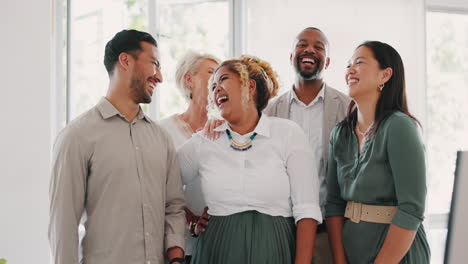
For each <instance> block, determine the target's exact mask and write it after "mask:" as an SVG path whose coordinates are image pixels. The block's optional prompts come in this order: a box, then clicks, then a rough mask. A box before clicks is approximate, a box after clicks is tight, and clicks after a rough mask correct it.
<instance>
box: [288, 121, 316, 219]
mask: <svg viewBox="0 0 468 264" xmlns="http://www.w3.org/2000/svg"><path fill="white" fill-rule="evenodd" d="M287 138H288V140H287V155H286V157H287V158H286V169H287V173H288V175H289V180H290V186H291V200H292V212H293V216H294V220H295V222H296V223H297V222H298V221H299V220H301V219H303V218H313V219H315V220H316V221H317V222H318V223H321V222H322V213H321V210H320V205H319V179H318V169H317V165H316V164H315V162H314V161H315V160H316V159H315V158H314V154H313V152H312V151H311V149H310V145H309V143H308V142H307V138H306V136H305V134H304V132H303V131H302V130H301V128H300V127H299V126H297V125H296V124H294V126H292V127H291V129H290V130H289V135H288V137H287Z"/></svg>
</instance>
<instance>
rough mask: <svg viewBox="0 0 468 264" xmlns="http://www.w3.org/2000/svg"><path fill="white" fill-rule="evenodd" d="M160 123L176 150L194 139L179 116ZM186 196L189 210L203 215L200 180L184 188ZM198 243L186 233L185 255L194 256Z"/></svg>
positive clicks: (176, 115)
mask: <svg viewBox="0 0 468 264" xmlns="http://www.w3.org/2000/svg"><path fill="white" fill-rule="evenodd" d="M160 123H161V126H162V127H164V128H165V129H166V130H167V132H169V134H170V135H171V137H172V141H173V142H174V145H175V147H176V149H178V148H179V147H180V146H182V145H183V144H184V143H185V142H186V141H187V140H188V139H190V138H191V137H192V134H193V130H192V128H191V127H190V125H189V124H187V123H186V122H185V121H184V120H183V119H182V118H181V117H180V115H178V114H175V115H172V116H170V117H168V118H165V119H163V120H161V122H160ZM184 196H185V203H186V206H187V208H188V209H190V211H192V212H193V213H194V214H196V215H202V214H203V210H204V209H205V207H206V203H205V199H204V198H203V193H202V190H201V182H200V179H196V180H193V181H192V182H191V183H190V184H186V185H185V186H184ZM196 241H197V238H196V237H192V236H191V235H190V234H189V232H186V235H185V255H192V251H193V250H194V249H195V243H196Z"/></svg>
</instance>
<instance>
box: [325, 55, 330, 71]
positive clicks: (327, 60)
mask: <svg viewBox="0 0 468 264" xmlns="http://www.w3.org/2000/svg"><path fill="white" fill-rule="evenodd" d="M328 66H330V57H327V58H326V59H325V69H328Z"/></svg>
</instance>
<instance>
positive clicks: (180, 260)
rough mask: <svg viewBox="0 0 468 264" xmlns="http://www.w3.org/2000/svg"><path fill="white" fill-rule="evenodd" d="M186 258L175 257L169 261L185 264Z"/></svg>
mask: <svg viewBox="0 0 468 264" xmlns="http://www.w3.org/2000/svg"><path fill="white" fill-rule="evenodd" d="M184 263H185V259H184V258H173V259H171V260H170V261H169V264H184Z"/></svg>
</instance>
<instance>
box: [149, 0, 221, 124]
mask: <svg viewBox="0 0 468 264" xmlns="http://www.w3.org/2000/svg"><path fill="white" fill-rule="evenodd" d="M158 12H159V15H158V16H159V19H160V35H159V43H160V50H161V56H162V63H161V64H162V67H163V69H162V71H163V78H164V82H163V83H162V84H161V86H160V88H159V89H160V95H161V97H160V98H161V99H160V101H159V103H160V117H161V118H164V117H167V116H169V115H171V114H174V113H181V112H183V111H185V109H186V107H187V103H186V102H185V100H184V99H183V97H182V95H181V94H180V93H179V91H178V90H177V88H176V86H175V81H174V79H175V77H174V76H175V68H176V65H177V62H178V61H179V59H180V58H181V57H182V56H183V55H184V54H185V53H186V52H187V51H188V50H189V49H191V50H194V51H197V52H202V53H210V54H212V55H215V56H217V57H218V58H220V59H224V58H226V57H228V55H229V2H228V1H205V2H204V1H200V0H193V1H161V2H160V4H159V6H158Z"/></svg>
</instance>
